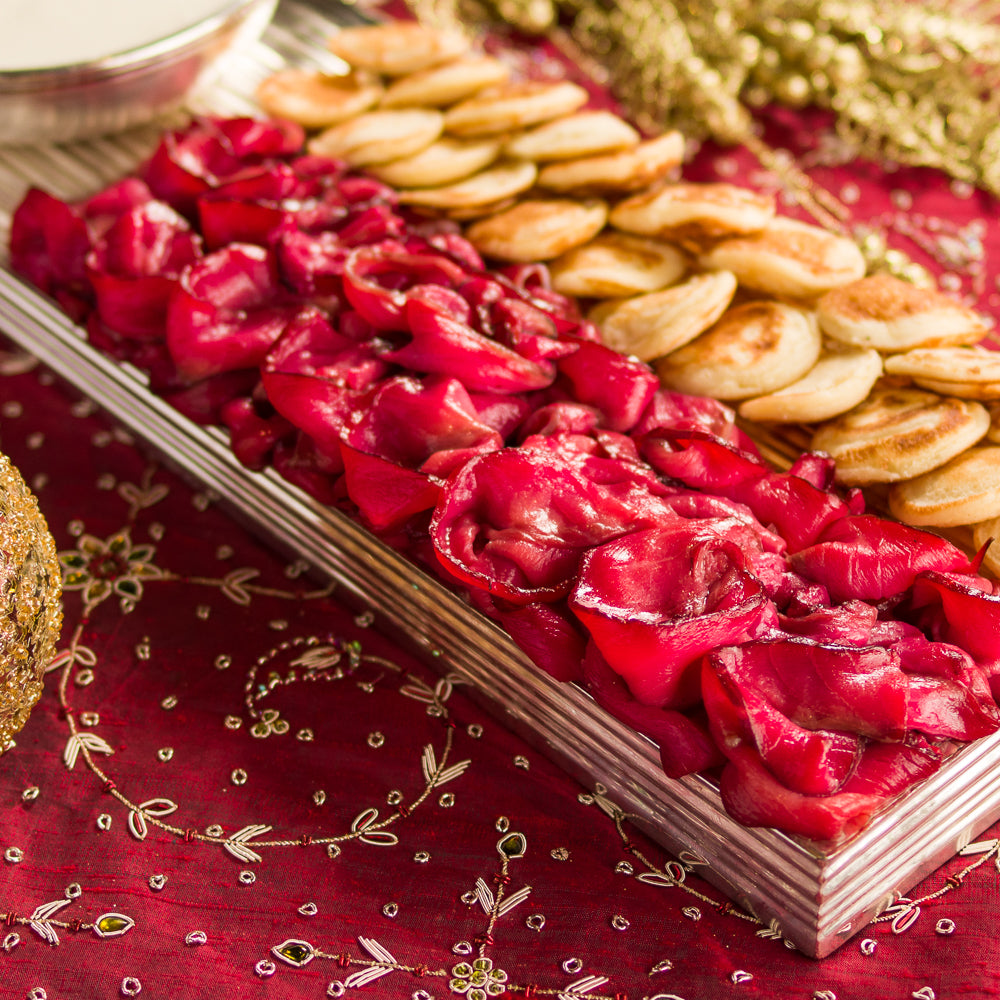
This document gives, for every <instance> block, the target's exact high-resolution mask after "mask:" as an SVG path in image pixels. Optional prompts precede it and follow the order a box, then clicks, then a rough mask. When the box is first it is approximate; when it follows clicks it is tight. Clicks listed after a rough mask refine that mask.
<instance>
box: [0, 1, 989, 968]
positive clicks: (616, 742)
mask: <svg viewBox="0 0 1000 1000" xmlns="http://www.w3.org/2000/svg"><path fill="white" fill-rule="evenodd" d="M334 30H336V22H333V21H331V20H329V19H328V18H324V17H322V16H320V15H319V14H317V12H316V11H315V10H313V9H311V8H309V7H306V6H303V5H301V4H299V3H291V2H287V0H286V2H285V3H283V4H282V5H281V7H280V8H279V19H278V20H277V21H276V22H275V24H274V25H273V26H272V27H271V28H270V29H269V30H268V32H267V33H265V35H264V38H263V40H262V41H261V42H260V43H258V44H257V45H256V46H253V47H250V48H249V49H248V50H247V51H245V52H241V53H234V54H233V56H232V60H233V61H232V65H231V66H230V67H229V69H228V71H227V73H226V74H224V79H225V80H226V87H227V89H225V90H222V89H216V90H215V91H213V92H212V93H210V94H206V95H200V96H199V98H198V99H197V100H198V101H203V102H204V103H203V104H202V105H200V106H199V105H198V103H197V102H196V103H195V105H194V106H195V109H196V110H206V109H211V110H215V111H218V112H219V113H226V114H236V113H244V112H246V111H248V110H250V105H249V103H248V101H247V98H246V96H245V95H247V94H249V93H252V91H253V86H254V84H255V82H256V81H257V80H259V79H260V78H261V77H262V76H263V75H265V74H266V73H267V72H270V71H272V70H273V69H275V68H277V67H278V66H280V65H281V64H282V63H283V62H285V61H286V60H289V59H295V60H297V61H302V60H303V59H309V58H310V53H311V52H314V51H315V49H316V45H317V43H318V42H321V41H322V39H323V38H324V37H325V36H326V35H327V34H329V33H331V32H332V31H334ZM316 58H317V61H320V60H321V58H322V57H321V56H316ZM157 134H158V130H157V131H148V130H147V131H142V130H140V131H138V132H135V133H132V134H130V135H129V136H127V137H119V138H117V139H106V140H98V141H92V142H89V143H85V144H79V145H74V146H67V147H61V148H60V147H46V148H41V147H40V148H37V149H32V150H28V149H22V150H8V151H5V152H0V238H3V245H4V246H6V238H5V230H6V227H7V225H8V224H9V213H10V212H11V211H12V209H13V207H14V206H15V205H16V204H17V201H18V200H19V199H20V197H21V196H22V195H23V192H24V190H25V187H26V186H27V185H28V184H29V183H33V184H37V185H39V186H42V187H45V188H46V189H47V190H49V191H51V192H52V193H54V194H56V195H59V196H61V197H77V196H80V195H83V194H86V193H88V192H90V191H93V190H95V189H96V188H97V187H99V186H100V185H101V184H103V183H106V182H108V181H110V180H111V179H113V178H114V177H117V176H120V175H121V174H122V173H124V172H125V171H127V170H128V169H130V168H131V167H132V166H134V165H135V164H136V163H137V162H138V160H139V159H140V158H141V156H143V155H145V153H146V152H147V151H148V150H149V149H151V147H152V144H153V142H154V141H155V137H156V135H157ZM4 254H5V251H0V331H2V332H3V333H4V334H5V335H7V336H8V337H9V338H11V339H12V340H13V341H14V342H16V343H17V344H18V345H20V346H21V347H22V348H23V349H25V350H27V351H29V352H30V353H32V354H33V355H35V356H36V357H37V358H39V359H40V360H41V361H42V362H43V363H44V364H45V365H46V366H48V367H49V368H51V369H52V370H53V371H54V372H55V373H57V374H58V375H59V376H61V377H62V378H63V379H65V380H67V381H68V382H69V383H71V384H72V385H73V386H74V387H75V388H76V389H78V390H79V391H80V392H82V393H84V394H85V395H87V396H88V397H89V398H90V399H92V400H94V401H95V402H97V403H98V404H99V405H100V406H101V407H102V408H103V409H104V410H105V411H106V412H107V413H108V414H109V415H110V416H111V417H112V418H114V419H115V420H116V421H118V422H120V423H121V424H122V425H124V426H125V427H127V428H128V429H129V430H130V431H132V432H133V433H135V434H136V435H138V436H139V437H141V438H142V439H143V440H144V441H145V442H146V443H147V444H148V445H149V446H150V447H151V448H152V449H154V450H155V451H156V452H157V453H158V454H159V455H160V456H161V457H162V458H163V459H164V460H165V461H166V462H167V463H168V464H170V465H171V466H172V467H174V468H176V469H178V470H179V471H181V472H182V473H183V474H185V475H186V476H187V477H188V478H189V479H192V480H194V481H195V482H197V483H198V484H200V485H201V486H202V487H204V488H206V489H208V490H210V491H211V492H212V493H214V494H215V495H216V496H217V497H218V498H219V500H220V502H221V503H223V504H224V505H225V506H226V507H227V508H228V509H229V511H230V512H231V513H232V514H233V515H234V516H235V517H237V518H238V519H240V520H241V521H243V522H244V523H246V524H247V525H249V526H250V527H251V528H252V530H254V531H255V532H256V533H258V534H259V535H261V536H262V537H263V538H265V539H266V540H268V541H269V542H270V543H271V544H273V545H275V546H277V547H278V548H279V549H280V550H281V551H282V552H284V553H285V554H287V555H289V556H292V557H296V558H303V559H305V560H306V561H308V562H309V564H310V565H311V567H312V568H313V569H314V570H315V572H316V573H317V574H320V575H321V576H323V577H324V578H326V579H328V580H331V581H333V582H335V583H336V584H337V585H338V587H340V588H341V589H342V592H343V593H345V595H346V596H348V597H349V598H350V599H351V600H352V601H354V602H356V603H358V604H361V605H364V606H365V607H368V608H371V609H372V610H373V611H375V612H376V614H377V615H378V616H379V617H380V623H381V624H382V625H384V626H385V627H387V628H388V629H390V630H391V631H392V632H393V633H394V634H395V635H397V636H400V637H405V638H406V639H407V640H408V641H409V643H410V644H411V645H412V646H413V648H415V649H416V650H417V651H418V652H419V653H421V654H422V655H423V656H424V657H425V658H426V659H427V661H428V662H429V663H431V664H433V665H435V666H436V667H437V668H438V669H441V670H443V671H454V672H457V673H459V674H460V675H461V676H463V677H464V678H465V679H466V680H468V681H469V682H470V683H471V684H472V685H473V686H474V688H475V690H476V691H477V692H478V693H479V696H480V699H481V700H482V701H483V702H484V703H485V704H486V705H487V707H488V708H490V710H491V711H492V712H493V713H494V714H495V715H497V716H498V717H499V718H500V719H501V720H502V721H504V723H505V724H506V725H508V726H509V727H510V728H512V729H513V730H515V731H516V732H518V733H519V734H520V735H522V736H523V737H525V738H526V739H527V740H528V741H529V742H530V743H531V744H532V745H533V746H535V747H536V748H537V749H539V750H540V751H541V752H543V753H545V754H546V755H548V756H549V757H551V758H552V759H554V760H555V761H557V762H558V763H559V764H560V765H561V766H562V767H564V768H565V770H566V771H567V772H569V773H570V774H571V775H573V776H574V777H575V778H577V779H578V780H579V781H581V782H582V783H583V784H584V785H585V786H587V787H588V788H594V787H595V786H597V785H601V786H603V787H604V789H606V791H605V792H604V796H605V798H607V799H608V800H610V801H611V802H612V803H614V805H615V806H616V807H617V808H618V809H620V810H622V811H624V812H625V813H627V814H628V816H629V820H630V821H631V822H633V823H635V824H636V825H637V826H638V827H639V828H640V829H642V830H643V831H644V832H645V833H647V834H648V835H649V836H651V837H652V838H653V839H654V840H656V841H657V842H659V843H661V844H663V845H664V846H665V847H666V848H667V849H668V850H669V851H671V852H673V853H674V854H680V853H682V852H686V855H685V856H686V857H687V856H694V857H696V858H697V859H699V860H700V862H703V864H699V866H698V868H697V870H698V873H699V874H700V875H702V876H703V877H704V878H705V879H707V880H708V881H709V882H711V883H712V884H713V885H715V886H716V887H717V888H719V889H720V890H721V891H722V892H724V893H725V894H726V895H727V896H728V897H729V898H730V899H732V900H733V901H734V902H735V903H736V904H737V905H739V906H741V907H743V908H745V909H747V910H749V911H750V912H752V913H753V914H754V915H756V916H757V917H758V918H759V919H760V920H761V921H762V923H763V925H764V927H765V929H768V930H769V931H771V932H773V933H774V934H775V936H778V935H780V936H781V937H783V938H784V939H785V940H786V941H788V942H790V943H792V944H794V945H795V946H796V947H797V948H798V949H800V950H801V951H803V952H805V953H806V954H808V955H811V956H813V957H816V958H821V957H823V956H825V955H828V954H829V953H831V952H832V951H834V950H835V949H836V948H837V947H839V946H840V945H841V944H842V943H844V942H845V941H846V940H847V939H848V938H850V937H852V936H853V935H854V934H856V933H857V932H858V931H860V930H861V929H862V928H863V927H864V926H865V925H866V924H867V923H868V922H869V921H870V920H871V919H872V918H874V917H875V916H877V915H878V914H879V913H882V912H883V911H884V910H885V909H886V908H887V907H889V906H891V905H892V904H893V903H895V902H896V901H897V900H898V899H899V898H900V896H902V895H903V894H905V893H906V892H907V891H908V890H909V889H910V888H911V887H912V886H913V885H914V884H916V883H917V882H918V881H920V880H921V879H922V878H924V877H925V876H926V875H928V874H929V873H931V872H932V871H933V870H934V869H935V868H937V867H938V866H939V865H941V864H942V863H943V862H945V861H946V860H948V859H949V858H950V857H952V856H953V855H954V854H955V853H956V852H957V851H959V850H961V849H962V848H963V847H965V846H966V845H968V844H969V843H970V841H972V840H973V839H974V838H975V837H976V836H977V835H978V834H979V833H980V832H981V831H982V830H983V829H985V828H986V827H987V826H989V825H990V824H992V823H993V822H994V821H996V820H997V819H998V818H1000V733H997V734H994V735H992V736H990V737H987V738H985V739H982V740H979V741H977V742H975V743H972V744H969V745H967V746H965V747H962V748H961V749H960V750H958V751H957V752H956V753H955V754H954V755H953V756H952V757H950V758H949V759H948V760H947V761H946V762H945V763H944V764H943V766H942V767H941V769H940V770H939V771H938V772H937V773H936V774H935V775H934V776H933V777H931V778H930V779H928V780H926V781H924V782H922V783H921V784H919V785H917V786H916V787H914V788H913V789H911V790H909V791H908V792H907V793H906V794H904V795H902V796H900V797H898V798H897V799H896V800H894V801H893V802H892V803H890V804H889V805H887V806H886V807H885V808H884V809H882V810H881V811H880V812H879V813H877V814H876V815H875V816H874V817H873V819H872V821H871V822H870V823H869V825H868V826H867V827H866V828H865V829H864V830H863V831H861V832H860V833H858V834H857V835H855V836H854V837H853V838H851V839H850V840H849V841H847V842H846V843H844V844H841V845H840V846H838V847H836V848H835V849H832V850H829V851H824V850H823V849H822V848H821V846H819V845H816V844H812V843H810V842H808V841H805V840H801V839H797V838H793V837H789V836H786V835H784V834H782V833H779V832H777V831H774V830H761V829H747V828H745V827H743V826H741V825H740V824H738V823H736V822H734V821H733V820H732V819H730V817H729V816H728V815H727V814H726V813H725V811H724V810H723V808H722V804H721V801H720V798H719V794H718V789H717V786H716V785H715V784H714V783H713V782H712V781H711V780H709V779H708V778H706V777H704V776H700V775H693V776H689V777H685V778H682V779H680V780H674V779H670V778H667V777H666V775H665V774H664V773H663V771H662V769H661V767H660V764H659V753H658V750H657V747H656V745H655V744H654V743H652V742H651V741H650V740H648V739H646V738H645V737H642V736H640V735H638V734H637V733H635V732H633V731H632V730H630V729H629V728H628V727H626V726H625V725H623V724H622V723H620V722H618V721H617V720H616V719H614V718H613V717H612V716H610V715H609V714H608V713H606V712H604V711H603V710H601V709H600V708H598V707H597V706H596V705H595V704H594V703H593V701H592V700H591V699H590V697H589V696H588V695H587V694H586V693H585V692H584V691H582V690H580V689H578V688H576V687H574V686H572V685H567V684H561V683H558V682H556V681H553V680H552V679H551V678H550V677H549V676H548V675H546V674H544V673H543V672H542V671H540V670H538V669H537V668H536V667H535V666H534V665H533V664H532V663H531V662H530V661H529V660H528V659H527V658H526V657H525V656H524V654H523V653H521V652H520V650H519V649H518V648H517V647H516V646H515V645H514V643H513V642H512V641H511V639H510V638H509V637H508V636H507V635H506V634H505V633H504V632H503V631H501V630H500V629H499V628H497V627H496V626H495V625H494V624H493V623H492V622H490V621H489V620H488V619H486V618H484V617H483V616H481V615H479V614H478V613H476V612H474V611H472V610H471V609H470V608H469V607H468V605H467V604H466V603H465V602H464V601H463V600H462V599H461V598H460V597H459V596H457V595H456V594H454V593H452V592H451V591H449V590H448V589H446V588H445V587H443V586H442V585H441V584H440V583H438V582H437V581H436V580H435V579H433V578H432V577H430V576H428V575H426V574H424V573H423V572H421V571H420V570H419V569H417V568H415V567H414V566H413V565H412V564H411V563H409V562H407V561H406V560H404V559H403V558H402V557H400V556H399V555H397V554H396V553H395V552H393V551H392V550H390V549H388V548H387V547H385V546H384V545H382V544H381V543H380V542H379V541H378V540H377V539H375V538H374V537H373V536H371V535H369V534H368V533H367V532H365V531H364V530H363V529H362V528H361V527H359V526H358V525H357V524H355V523H354V522H353V521H351V520H350V519H348V518H347V517H345V516H344V515H342V514H341V513H339V512H338V511H335V510H331V509H329V508H326V507H324V506H323V505H321V504H319V503H317V502H316V501H314V500H312V499H311V498H310V497H308V496H306V495H305V494H304V493H302V492H301V491H299V490H297V489H296V488H294V487H293V486H291V485H290V484H288V483H287V482H285V481H284V480H283V479H282V478H281V477H280V476H278V475H277V474H275V473H274V472H273V471H271V470H268V471H265V472H251V471H249V470H247V469H245V468H244V467H243V466H241V465H240V464H239V462H238V461H237V460H236V459H235V458H234V457H233V455H232V453H231V451H230V449H229V446H228V439H227V436H226V435H225V434H224V433H223V432H222V431H220V430H218V429H217V428H204V427H199V426H197V425H195V424H193V423H191V422H190V421H189V420H187V419H186V418H185V417H183V416H182V415H181V414H179V413H177V412H176V411H175V410H173V409H172V408H171V407H169V406H168V405H167V404H166V403H164V402H163V401H162V400H160V399H158V398H157V397H156V396H154V395H153V394H152V393H151V392H150V391H149V389H148V387H147V382H146V378H145V376H144V375H143V374H142V373H140V372H138V371H136V370H135V369H134V368H132V367H130V366H128V365H119V364H117V363H115V362H113V361H111V360H109V359H107V358H106V357H104V356H103V355H101V354H99V353H98V352H96V351H95V350H94V349H93V348H91V347H90V345H89V344H88V343H87V342H86V340H85V337H84V335H83V332H82V331H81V330H80V329H78V328H77V327H75V326H74V325H73V324H72V323H71V322H70V321H69V320H68V319H67V318H66V317H65V315H64V314H63V313H62V312H61V311H60V310H59V309H58V308H57V307H56V306H54V305H53V304H52V303H51V302H49V301H48V300H47V299H46V298H45V297H44V296H42V295H40V294H39V293H38V292H36V291H35V290H34V289H33V288H31V287H30V286H28V285H27V284H26V283H24V282H23V281H22V280H21V279H20V278H18V277H17V276H16V275H14V274H13V273H11V272H10V270H9V269H8V268H7V267H6V266H5V257H4Z"/></svg>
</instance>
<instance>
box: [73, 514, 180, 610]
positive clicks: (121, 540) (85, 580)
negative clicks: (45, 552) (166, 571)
mask: <svg viewBox="0 0 1000 1000" xmlns="http://www.w3.org/2000/svg"><path fill="white" fill-rule="evenodd" d="M155 555H156V548H155V546H153V545H133V544H132V538H131V536H130V534H129V532H128V530H125V531H120V532H118V533H117V534H115V535H112V536H111V537H110V538H107V539H105V540H103V541H102V540H101V539H100V538H95V537H94V536H93V535H82V536H81V537H80V540H79V541H78V542H77V543H76V548H75V549H68V550H66V551H63V552H60V553H59V563H60V565H61V566H62V568H63V589H64V590H82V591H83V603H84V605H85V606H86V607H87V608H93V607H95V606H96V605H98V604H100V603H101V602H102V601H104V600H106V599H107V598H109V597H111V596H112V595H117V596H118V597H120V598H121V599H122V600H123V601H129V602H131V603H132V604H134V603H135V602H136V601H138V600H139V599H140V598H141V597H142V592H143V580H151V579H156V578H158V577H161V576H162V575H163V572H162V570H160V569H159V568H158V567H157V566H155V565H154V564H153V558H154V556H155Z"/></svg>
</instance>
